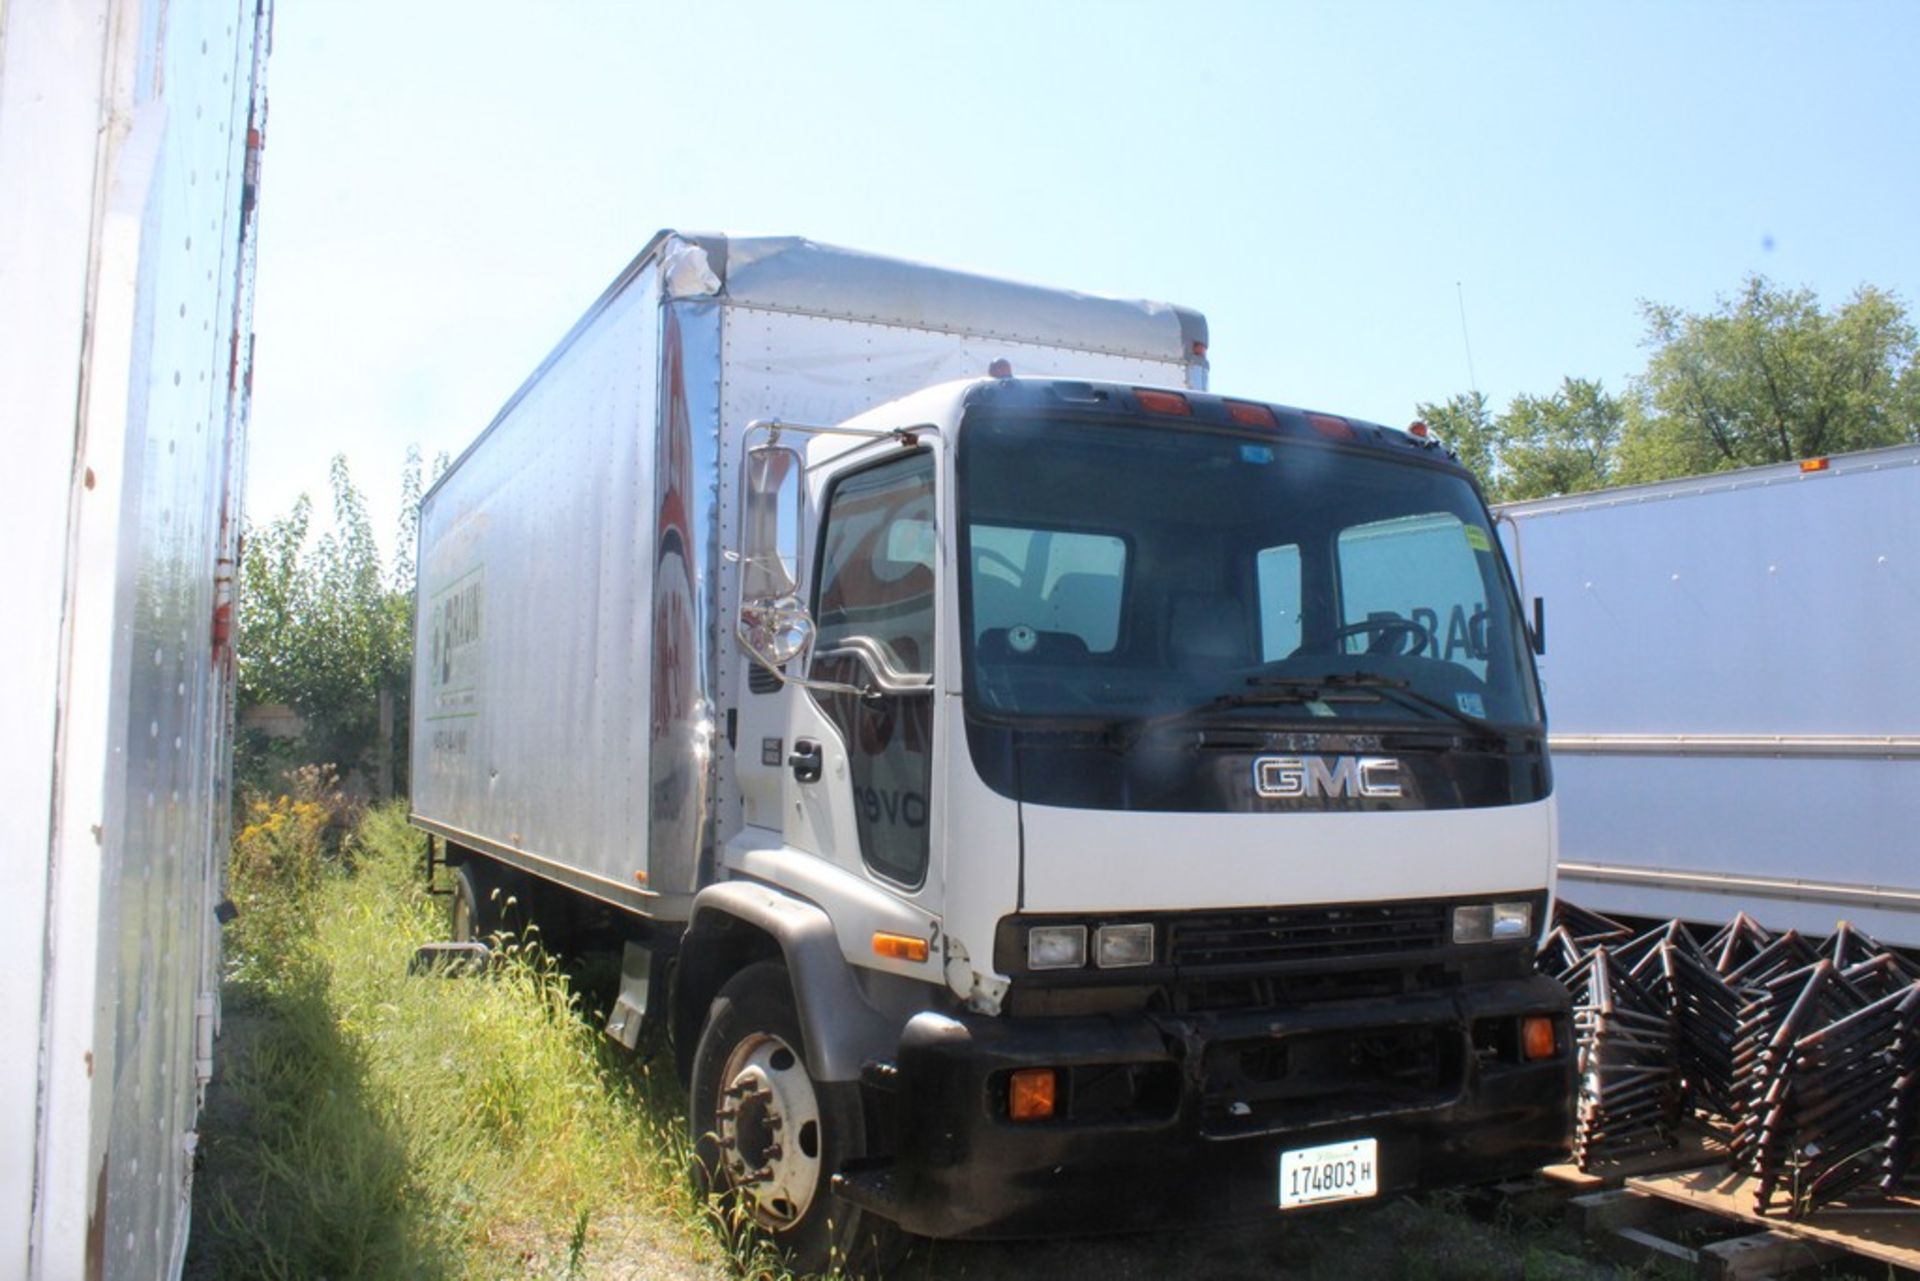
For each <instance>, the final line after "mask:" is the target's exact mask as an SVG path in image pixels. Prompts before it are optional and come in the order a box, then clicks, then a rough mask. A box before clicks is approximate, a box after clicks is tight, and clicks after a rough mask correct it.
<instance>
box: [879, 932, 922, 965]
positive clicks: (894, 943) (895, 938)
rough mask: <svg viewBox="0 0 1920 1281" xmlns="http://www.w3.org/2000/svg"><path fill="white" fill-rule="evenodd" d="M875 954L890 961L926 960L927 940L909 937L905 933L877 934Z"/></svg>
mask: <svg viewBox="0 0 1920 1281" xmlns="http://www.w3.org/2000/svg"><path fill="white" fill-rule="evenodd" d="M873 954H874V955H875V956H883V957H885V958H886V959H887V960H889V961H924V960H926V959H927V941H926V940H925V939H917V938H909V937H908V936H907V935H905V934H875V935H874V936H873Z"/></svg>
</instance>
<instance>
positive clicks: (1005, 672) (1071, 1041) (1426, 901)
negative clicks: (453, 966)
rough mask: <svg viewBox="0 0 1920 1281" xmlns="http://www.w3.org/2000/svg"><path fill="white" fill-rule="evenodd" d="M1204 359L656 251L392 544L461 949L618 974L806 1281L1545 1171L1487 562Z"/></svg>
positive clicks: (1445, 492) (1328, 424)
mask: <svg viewBox="0 0 1920 1281" xmlns="http://www.w3.org/2000/svg"><path fill="white" fill-rule="evenodd" d="M1205 352H1206V329H1205V325H1204V322H1203V320H1202V319H1201V317H1199V316H1198V315H1197V314H1195V313H1193V312H1191V311H1187V310H1184V309H1181V308H1178V307H1172V306H1168V305H1164V304H1153V303H1133V302H1119V301H1114V300H1109V299H1100V298H1090V297H1086V296H1084V295H1079V294H1072V293H1066V292H1062V291H1056V290H1047V289H1040V288H1035V287H1032V286H1027V285H1016V284H1012V283H1009V282H1005V281H998V280H990V279H985V278H982V277H977V276H969V275H963V274H960V273H957V272H951V271H944V270H940V269H937V268H933V267H927V266H922V265H918V264H913V263H905V262H898V261H890V260H887V259H882V258H876V257H872V256H869V255H864V254H857V253H851V252H848V251H845V250H838V249H832V248H829V247H826V246H821V245H817V244H812V243H810V242H806V241H801V240H792V239H737V238H727V237H721V236H694V235H679V234H676V233H672V232H662V233H661V234H660V235H659V236H657V237H656V238H655V239H654V241H653V242H652V243H651V244H649V245H648V246H647V248H646V249H645V250H644V251H643V252H642V254H641V255H640V256H639V258H638V259H637V260H636V261H635V262H634V263H633V264H632V266H631V267H629V268H628V269H627V270H626V271H625V272H624V273H623V274H622V275H621V276H620V277H619V278H618V279H617V280H616V281H615V282H614V284H613V286H612V287H611V288H610V289H609V290H608V291H607V293H606V294H605V295H604V296H603V297H602V298H601V299H600V300H599V302H598V303H596V304H595V305H594V307H593V308H592V309H591V310H590V311H589V312H588V314H587V315H586V317H585V318H584V319H583V320H582V321H581V322H580V323H579V325H578V326H576V328H575V329H574V330H573V332H572V333H571V334H569V335H568V336H567V338H566V339H565V340H564V341H563V342H562V343H561V344H560V346H559V348H558V349H557V350H556V351H555V352H554V354H553V355H552V357H550V358H549V360H548V361H547V362H546V363H545V364H544V365H543V366H542V367H541V368H540V369H539V370H538V371H536V373H535V374H534V375H533V376H532V377H531V378H530V379H529V380H528V381H527V383H526V384H525V385H524V386H523V387H522V388H521V390H520V391H519V392H518V393H517V394H516V395H515V396H514V398H513V399H512V400H511V401H510V402H509V403H508V404H507V406H506V407H505V408H504V409H503V410H502V411H501V413H500V414H499V416H498V417H497V418H496V419H495V420H494V422H493V423H492V424H491V425H490V426H489V427H488V428H487V429H486V431H485V432H484V433H483V434H482V435H481V436H480V438H479V439H478V440H477V441H476V442H475V444H474V445H473V446H472V447H471V448H470V449H469V450H467V451H466V453H465V454H463V455H462V457H461V458H460V459H459V460H458V461H456V462H455V464H454V465H453V467H452V468H451V470H449V471H448V472H447V474H446V475H445V476H444V477H442V478H441V480H440V481H439V482H438V484H437V485H436V486H435V487H434V488H433V489H432V490H431V491H430V492H429V493H428V494H427V495H426V497H425V499H424V500H423V502H422V506H421V520H420V552H419V557H418V562H417V563H418V565H419V584H420V586H419V596H418V608H417V622H416V645H417V651H416V652H417V653H418V655H419V661H418V662H417V663H416V666H415V678H414V681H415V683H414V690H413V706H414V709H415V710H414V715H415V717H416V724H415V730H414V735H413V744H414V746H413V753H414V756H413V771H412V777H413V781H414V798H413V807H414V811H415V812H414V821H415V822H416V823H417V824H418V825H419V826H420V827H422V828H423V829H425V830H426V831H427V832H428V833H429V834H430V835H431V838H432V840H433V842H434V845H433V846H432V847H431V848H433V849H435V850H438V851H443V852H444V857H445V859H446V861H447V862H448V863H449V864H450V865H451V866H452V868H453V872H454V875H455V891H456V893H455V898H454V918H453V920H454V931H455V935H456V938H457V939H459V940H462V941H466V940H471V939H474V938H479V937H483V936H485V935H486V934H487V933H488V932H489V931H490V930H492V929H494V928H496V927H498V926H499V925H500V924H501V923H502V920H503V917H502V912H501V904H502V903H503V902H505V901H506V899H507V898H509V897H511V898H512V899H514V900H515V901H517V902H518V903H520V904H522V905H527V906H529V907H530V908H531V910H532V913H533V915H534V917H535V918H536V920H535V923H536V924H538V925H539V926H540V928H541V929H542V931H543V932H544V933H545V935H546V937H547V938H548V940H549V941H554V940H556V939H562V940H564V939H565V938H566V937H567V936H568V935H569V934H570V933H571V931H572V930H573V929H575V928H577V927H578V926H580V925H581V924H582V923H583V922H590V921H592V920H593V919H594V918H595V917H598V918H599V920H600V923H602V924H604V923H605V922H606V921H608V920H610V921H611V922H612V923H613V925H614V927H615V928H617V929H619V930H620V931H621V933H622V934H623V935H624V936H625V938H626V940H627V961H628V963H627V977H626V982H625V985H624V990H623V991H622V994H621V997H620V1000H619V1003H618V1005H617V1006H616V1008H615V1011H614V1014H613V1016H612V1018H611V1019H610V1022H609V1031H610V1032H612V1033H613V1034H614V1035H616V1036H617V1037H619V1038H620V1039H621V1040H623V1041H624V1042H626V1043H627V1044H629V1045H632V1044H633V1043H634V1041H635V1039H636V1038H637V1037H638V1035H639V1033H640V1025H641V1023H642V1021H643V1020H646V1019H651V1020H656V1021H661V1022H664V1023H665V1024H666V1025H667V1026H668V1027H669V1029H670V1031H671V1032H672V1034H673V1037H674V1041H675V1059H676V1063H677V1066H678V1067H679V1069H680V1071H681V1073H682V1074H683V1077H684V1078H685V1079H686V1080H687V1081H688V1082H689V1083H690V1086H691V1096H690V1097H691V1099H692V1108H691V1123H692V1129H693V1134H694V1137H695V1139H696V1140H697V1142H698V1144H699V1146H700V1150H701V1152H702V1154H703V1160H704V1161H706V1162H707V1164H708V1168H709V1171H710V1173H711V1175H712V1177H713V1178H714V1179H715V1180H716V1181H717V1182H720V1183H722V1184H727V1185H731V1186H733V1187H736V1188H738V1189H741V1190H742V1191H743V1192H744V1193H745V1196H746V1201H747V1205H748V1208H749V1211H750V1212H751V1214H752V1216H753V1218H754V1220H755V1222H756V1223H757V1224H758V1225H759V1226H760V1227H761V1228H763V1229H764V1230H766V1231H768V1232H770V1233H771V1234H773V1235H774V1236H775V1238H776V1239H777V1240H779V1241H780V1242H781V1243H782V1244H783V1245H785V1246H789V1247H791V1248H793V1249H794V1250H795V1251H796V1252H797V1253H798V1254H799V1256H800V1257H801V1258H802V1260H803V1261H806V1262H809V1263H814V1264H818V1263H820V1262H822V1261H824V1260H825V1259H826V1257H827V1256H828V1254H829V1253H830V1251H831V1250H832V1249H834V1248H845V1247H846V1246H847V1245H848V1244H849V1243H850V1242H851V1241H853V1240H855V1239H857V1237H858V1236H859V1232H860V1229H861V1226H862V1223H863V1221H869V1222H870V1221H873V1220H882V1221H888V1222H892V1223H896V1224H899V1225H901V1226H903V1227H905V1228H907V1229H909V1230H911V1231H914V1232H920V1233H927V1234H931V1235H941V1236H1015V1235H1031V1234H1037V1233H1046V1232H1064V1231H1074V1230H1081V1231H1091V1230H1101V1229H1104V1228H1111V1227H1113V1226H1115V1225H1116V1224H1120V1223H1126V1224H1128V1225H1130V1226H1140V1225H1144V1224H1149V1223H1156V1222H1175V1221H1180V1220H1191V1219H1209V1218H1222V1217H1228V1216H1235V1215H1249V1214H1268V1213H1280V1212H1283V1211H1287V1210H1291V1209H1294V1208H1298V1207H1304V1206H1309V1205H1318V1204H1321V1203H1323V1202H1328V1201H1338V1200H1349V1199H1356V1198H1366V1197H1372V1196H1377V1195H1380V1194H1384V1193H1387V1192H1391V1191H1394V1190H1398V1189H1404V1188H1411V1187H1418V1186H1429V1185H1433V1184H1436V1183H1443V1182H1459V1181H1466V1180H1471V1179H1475V1178H1493V1177H1499V1176H1501V1175H1504V1174H1507V1173H1513V1172H1518V1171H1520V1170H1523V1169H1531V1168H1533V1167H1535V1166H1537V1165H1539V1164H1541V1163H1542V1162H1544V1161H1547V1160H1551V1159H1555V1158H1556V1157H1557V1155H1558V1153H1559V1152H1560V1151H1562V1150H1563V1147H1564V1144H1565V1141H1566V1135H1567V1132H1568V1130H1567V1126H1568V1113H1569V1108H1570V1098H1571V1084H1572V1060H1571V1057H1570V1053H1569V1047H1570V1038H1569V1031H1570V1029H1569V1027H1568V1024H1567V1019H1566V1004H1565V994H1564V992H1563V991H1562V990H1561V989H1560V988H1559V987H1558V985H1557V984H1554V983H1552V982H1551V981H1550V980H1545V979H1541V978H1538V977H1537V976H1534V975H1533V974H1532V969H1531V948H1532V945H1533V939H1534V937H1535V934H1536V933H1537V929H1538V927H1539V925H1540V924H1541V918H1542V916H1543V914H1544V909H1545V904H1546V896H1547V891H1548V880H1549V875H1550V869H1551V866H1552V853H1551V833H1552V830H1553V809H1552V807H1553V801H1552V798H1551V796H1550V795H1549V794H1548V787H1547V779H1548V774H1547V769H1546V759H1545V748H1544V729H1543V726H1542V725H1541V722H1540V718H1539V703H1538V700H1537V696H1536V692H1535V684H1534V676H1533V669H1532V667H1531V664H1530V661H1529V660H1530V653H1529V649H1528V646H1527V644H1526V632H1525V628H1524V626H1523V624H1522V622H1521V620H1520V617H1519V614H1518V612H1517V607H1516V604H1515V598H1514V595H1513V590H1512V584H1511V580H1510V578H1509V575H1508V573H1507V570H1506V566H1505V562H1504V560H1503V559H1502V557H1501V556H1500V554H1499V550H1498V545H1497V543H1496V541H1495V539H1494V537H1493V535H1492V525H1491V517H1490V516H1489V515H1488V513H1487V511H1486V507H1485V505H1484V503H1483V502H1482V500H1481V498H1480V497H1479V494H1478V491H1477V490H1476V489H1475V488H1474V486H1473V483H1472V480H1471V478H1470V476H1469V475H1468V474H1467V473H1466V471H1465V470H1464V469H1462V468H1461V467H1460V466H1459V464H1458V463H1457V462H1456V461H1455V460H1454V459H1453V458H1452V457H1451V456H1450V455H1448V454H1446V453H1445V451H1443V450H1441V449H1439V448H1438V447H1437V446H1436V445H1435V444H1434V442H1432V441H1430V440H1425V439H1422V438H1419V437H1416V436H1415V435H1413V434H1410V433H1408V432H1402V431H1397V430H1392V429H1388V428H1384V427H1379V426H1377V425H1374V424H1368V423H1362V422H1357V421H1354V420H1350V419H1346V418H1341V417H1337V416H1334V415H1327V414H1310V413H1305V412H1302V411H1298V410H1293V409H1287V408H1284V407H1281V406H1275V405H1272V404H1269V403H1267V402H1263V401H1239V400H1227V399H1224V398H1222V397H1219V396H1214V395H1210V394H1208V393H1207V392H1206V391H1205V390H1204V387H1205V372H1206V363H1205ZM1015 374H1018V375H1020V376H1017V377H1016V376H1013V375H1015ZM809 424H810V425H809ZM794 441H799V442H802V444H803V445H804V454H802V453H801V452H797V451H796V450H794V449H792V448H790V447H789V446H790V443H791V442H794ZM431 863H432V860H430V866H431Z"/></svg>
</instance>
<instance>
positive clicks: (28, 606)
mask: <svg viewBox="0 0 1920 1281" xmlns="http://www.w3.org/2000/svg"><path fill="white" fill-rule="evenodd" d="M0 23H3V25H4V38H0V192H4V193H5V197H4V199H0V387H4V388H5V389H6V413H7V430H6V447H7V454H8V469H9V477H10V484H9V486H8V493H7V500H6V502H4V503H0V546H4V547H5V548H6V550H7V555H6V557H5V560H4V563H0V598H3V599H5V600H6V602H7V604H8V609H9V615H10V622H9V625H8V626H7V627H6V628H4V629H0V707H4V709H5V717H4V725H5V730H4V739H0V743H3V744H4V747H3V749H0V750H4V752H5V768H4V769H0V859H3V860H4V864H0V874H3V875H4V878H5V881H6V884H7V886H8V889H9V892H10V893H12V894H13V895H14V897H13V899H12V902H13V904H14V911H13V913H12V916H11V919H10V921H9V924H8V926H7V928H6V929H5V930H3V931H0V1029H3V1030H4V1035H5V1036H6V1038H7V1043H8V1044H7V1050H6V1052H5V1053H3V1054H0V1152H4V1153H5V1157H4V1159H0V1276H7V1277H29V1278H49V1279H51V1278H69V1277H108V1278H113V1277H128V1278H134V1277H138V1278H147V1277H155V1276H172V1275H177V1274H178V1272H179V1270H180V1267H181V1263H182V1260H183V1259H184V1256H185V1249H186V1239H187V1207H188V1197H189V1190H190V1187H191V1183H192V1171H193V1161H194V1147H195V1125H196V1119H197V1117H198V1114H199V1106H200V1101H201V1092H202V1089H203V1087H204V1085H205V1083H206V1081H207V1078H208V1074H209V1072H210V1071H211V1063H212V1059H211V1055H212V1038H213V1034H214V1029H215V1026H216V1024H217V1022H218V1018H219V1006H218V992H219V979H220V974H219V958H220V946H219V931H218V926H217V924H216V922H215V906H216V904H217V903H218V902H219V901H220V899H221V897H222V891H223V877H224V868H225V851H226V846H227V826H228V817H229V804H228V761H229V758H230V735H229V727H230V725H231V723H232V709H231V689H232V654H231V652H230V649H229V647H228V643H227V636H228V629H229V617H230V598H231V589H232V572H233V565H234V556H235V542H236V538H237V535H238V528H239V501H240V478H241V462H242V451H243V445H244V437H245V425H246V412H247V404H246V401H247V378H248V374H249V370H250V368H251V343H252V339H251V327H250V315H251V310H252V302H251V292H252V290H251V273H252V261H253V225H254V194H255V189H256V176H257V168H256V164H257V152H258V143H259V129H260V127H261V125H262V124H263V115H262V113H263V110H264V98H263V97H262V86H261V73H262V69H263V67H264V63H265V43H266V38H267V32H268V26H269V17H268V6H267V5H266V4H265V3H264V2H262V0H225V2H221V0H170V2H165V3H163V2H162V0H144V2H142V0H16V2H15V3H9V4H6V5H4V6H0Z"/></svg>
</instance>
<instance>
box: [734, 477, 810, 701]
mask: <svg viewBox="0 0 1920 1281" xmlns="http://www.w3.org/2000/svg"><path fill="white" fill-rule="evenodd" d="M803 470H804V467H803V465H802V463H801V461H800V455H799V454H797V453H795V452H794V451H793V450H791V449H788V448H786V447H785V446H783V445H775V444H771V443H769V444H764V445H756V446H755V447H753V448H752V449H749V450H748V451H747V454H746V458H745V459H744V460H742V466H741V468H740V542H741V547H740V555H739V561H740V617H739V621H738V624H737V625H736V627H735V629H734V630H735V634H736V635H737V636H738V637H739V638H740V644H741V646H742V647H743V648H744V649H745V650H746V651H747V653H748V654H750V655H752V656H753V658H754V659H755V660H756V661H757V662H759V663H760V664H761V665H763V666H765V667H766V668H768V669H769V670H771V671H772V672H774V673H775V674H779V673H780V670H781V669H782V668H784V667H785V666H786V665H787V664H788V663H790V662H792V661H793V660H794V659H795V658H796V657H798V656H799V655H800V654H802V653H803V652H805V650H806V648H807V645H808V643H809V642H810V641H812V639H813V619H811V618H809V617H808V616H807V607H806V606H805V605H803V604H801V602H800V597H799V583H798V581H797V575H796V573H795V570H796V568H797V564H798V559H799V546H800V475H801V472H802V471H803Z"/></svg>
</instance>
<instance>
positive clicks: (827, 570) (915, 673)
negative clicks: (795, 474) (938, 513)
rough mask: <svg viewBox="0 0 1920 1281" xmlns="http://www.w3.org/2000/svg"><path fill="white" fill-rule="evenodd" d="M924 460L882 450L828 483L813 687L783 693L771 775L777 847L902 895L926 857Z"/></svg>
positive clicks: (928, 707) (929, 676)
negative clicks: (779, 757) (779, 763)
mask: <svg viewBox="0 0 1920 1281" xmlns="http://www.w3.org/2000/svg"><path fill="white" fill-rule="evenodd" d="M934 464H935V460H934V455H933V453H932V452H931V451H930V450H927V449H914V450H911V451H899V452H892V453H889V454H887V455H885V456H884V457H882V458H881V459H879V460H878V461H875V462H873V463H871V464H866V465H856V466H853V467H851V468H849V469H848V470H846V471H844V472H841V473H839V474H837V475H836V476H834V477H833V478H832V479H831V480H830V481H829V482H828V483H827V488H826V491H825V494H824V495H823V498H822V502H821V506H820V509H821V511H822V512H823V515H822V520H821V526H820V531H819V538H818V540H817V542H816V543H815V546H816V547H817V548H818V551H817V553H816V556H815V561H814V573H813V575H812V588H811V592H810V597H811V600H810V604H811V611H810V612H811V613H812V616H813V619H814V623H815V635H814V640H813V645H812V650H811V656H810V659H809V666H808V671H807V675H808V676H809V677H810V678H811V679H812V680H813V681H815V682H818V683H819V685H818V686H817V687H816V688H813V689H809V690H806V691H796V695H797V696H796V697H794V698H793V700H792V703H791V707H792V715H791V721H790V727H789V728H790V733H789V740H788V741H789V743H790V752H789V756H788V761H787V767H788V768H787V775H786V779H785V781H784V784H783V786H784V789H785V793H786V796H787V804H786V805H785V806H784V809H785V813H786V824H785V832H786V838H787V843H788V844H790V845H793V846H795V847H797V848H801V849H806V850H809V851H811V852H813V853H815V854H817V855H819V856H820V857H822V858H824V859H828V860H830V861H832V862H834V863H836V864H839V865H841V866H843V867H845V868H846V869H848V870H849V871H856V872H858V873H860V874H862V875H864V876H866V877H868V878H870V879H873V880H876V881H879V882H881V883H883V884H885V885H887V886H889V887H891V888H893V889H895V890H897V891H900V892H905V893H912V892H915V891H917V890H920V889H921V888H923V887H924V886H925V885H926V884H927V880H928V870H929V867H930V864H931V861H932V859H931V855H932V849H931V844H932V842H931V834H932V831H933V807H934V799H935V798H934V795H933V780H934V778H935V777H936V774H935V771H934V747H933V745H934V743H935V741H936V739H935V736H934V733H933V716H934V704H935V699H934V696H933V691H934V681H933V660H934V637H935V635H936V632H935V618H936V613H937V607H936V602H937V600H938V592H937V591H936V576H937V570H938V564H939V551H938V549H939V540H938V537H937V535H936V528H935V517H934V513H935V479H934V478H935V472H936V468H935V465H934ZM854 690H864V691H867V692H866V693H864V694H861V693H855V692H853V691H854Z"/></svg>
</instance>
